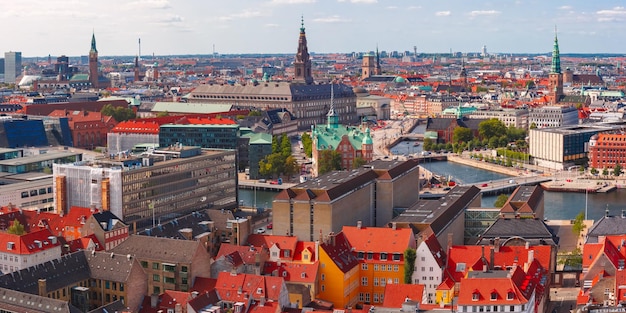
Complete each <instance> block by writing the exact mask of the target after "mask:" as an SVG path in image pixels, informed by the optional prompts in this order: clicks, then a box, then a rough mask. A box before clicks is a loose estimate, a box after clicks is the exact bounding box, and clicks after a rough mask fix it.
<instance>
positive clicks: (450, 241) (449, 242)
mask: <svg viewBox="0 0 626 313" xmlns="http://www.w3.org/2000/svg"><path fill="white" fill-rule="evenodd" d="M450 249H452V233H448V252H450Z"/></svg>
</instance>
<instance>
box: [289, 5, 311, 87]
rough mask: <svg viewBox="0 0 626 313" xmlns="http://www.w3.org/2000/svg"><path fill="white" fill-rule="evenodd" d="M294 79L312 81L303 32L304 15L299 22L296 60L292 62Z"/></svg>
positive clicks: (307, 49) (309, 59)
mask: <svg viewBox="0 0 626 313" xmlns="http://www.w3.org/2000/svg"><path fill="white" fill-rule="evenodd" d="M293 67H294V73H295V75H294V76H295V77H294V79H295V80H296V81H300V82H304V83H306V84H312V83H313V76H312V74H311V56H310V55H309V48H308V47H307V44H306V33H305V32H304V17H302V20H301V24H300V37H299V38H298V53H296V60H295V62H293Z"/></svg>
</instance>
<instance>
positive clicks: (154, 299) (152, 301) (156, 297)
mask: <svg viewBox="0 0 626 313" xmlns="http://www.w3.org/2000/svg"><path fill="white" fill-rule="evenodd" d="M158 304H159V295H158V294H156V293H153V294H151V295H150V307H151V308H153V309H156V307H157V305H158Z"/></svg>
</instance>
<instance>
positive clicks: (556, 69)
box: [550, 29, 561, 74]
mask: <svg viewBox="0 0 626 313" xmlns="http://www.w3.org/2000/svg"><path fill="white" fill-rule="evenodd" d="M550 73H553V74H561V55H560V54H559V39H558V38H557V37H556V29H555V30H554V48H553V49H552V69H551V71H550Z"/></svg>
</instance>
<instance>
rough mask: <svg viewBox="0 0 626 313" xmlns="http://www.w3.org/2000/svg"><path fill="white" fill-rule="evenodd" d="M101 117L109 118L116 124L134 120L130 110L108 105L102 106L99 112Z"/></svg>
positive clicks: (132, 112) (133, 112) (133, 113)
mask: <svg viewBox="0 0 626 313" xmlns="http://www.w3.org/2000/svg"><path fill="white" fill-rule="evenodd" d="M100 113H102V115H106V116H111V117H113V118H114V119H115V120H116V121H118V122H123V121H127V120H130V119H134V118H135V111H133V109H131V108H124V107H114V106H112V105H111V104H110V103H109V104H107V105H105V106H103V107H102V110H100Z"/></svg>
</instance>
